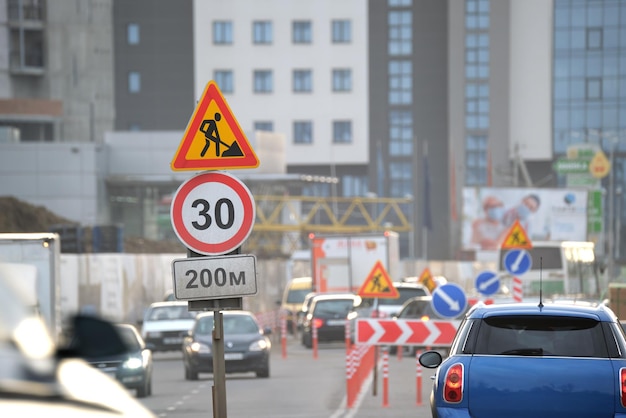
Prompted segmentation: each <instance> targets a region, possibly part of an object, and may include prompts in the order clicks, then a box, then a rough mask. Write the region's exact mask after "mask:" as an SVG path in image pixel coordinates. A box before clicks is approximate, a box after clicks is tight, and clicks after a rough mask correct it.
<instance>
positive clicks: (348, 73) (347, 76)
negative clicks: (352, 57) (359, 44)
mask: <svg viewBox="0 0 626 418" xmlns="http://www.w3.org/2000/svg"><path fill="white" fill-rule="evenodd" d="M333 91H352V70H350V69H347V68H337V69H334V70H333Z"/></svg>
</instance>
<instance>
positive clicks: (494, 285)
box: [476, 270, 500, 296]
mask: <svg viewBox="0 0 626 418" xmlns="http://www.w3.org/2000/svg"><path fill="white" fill-rule="evenodd" d="M476 289H478V291H479V292H480V293H482V294H483V295H485V296H489V295H493V294H494V293H496V292H497V291H498V290H499V289H500V278H499V277H498V274H497V273H496V272H493V271H490V270H486V271H483V272H481V273H480V274H479V275H478V276H476Z"/></svg>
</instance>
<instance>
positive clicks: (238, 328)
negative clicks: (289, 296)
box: [182, 311, 272, 380]
mask: <svg viewBox="0 0 626 418" xmlns="http://www.w3.org/2000/svg"><path fill="white" fill-rule="evenodd" d="M223 322H224V361H225V363H226V364H225V367H226V373H246V372H254V373H256V376H257V377H269V376H270V349H271V347H272V344H271V342H270V339H269V338H268V335H269V334H270V330H269V329H265V330H263V329H261V327H260V326H259V324H258V322H257V321H256V318H255V317H254V315H253V314H252V313H251V312H248V311H224V312H223ZM212 346H213V312H206V313H202V314H199V315H198V316H197V317H196V322H195V324H194V326H193V328H192V329H191V331H189V335H188V336H187V337H185V339H184V340H183V347H182V349H183V364H184V367H185V379H187V380H197V379H198V374H199V373H213V350H212Z"/></svg>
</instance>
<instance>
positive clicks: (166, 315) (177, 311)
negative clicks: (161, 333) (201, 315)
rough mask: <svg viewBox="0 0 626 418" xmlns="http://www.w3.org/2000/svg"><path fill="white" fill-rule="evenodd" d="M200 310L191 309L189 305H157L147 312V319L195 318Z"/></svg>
mask: <svg viewBox="0 0 626 418" xmlns="http://www.w3.org/2000/svg"><path fill="white" fill-rule="evenodd" d="M197 314H198V312H194V311H189V310H188V309H187V306H184V305H180V306H155V307H153V308H151V309H150V310H149V311H148V313H147V314H146V321H171V320H173V319H193V318H195V317H196V315H197Z"/></svg>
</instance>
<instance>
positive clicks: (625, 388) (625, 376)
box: [619, 368, 626, 408]
mask: <svg viewBox="0 0 626 418" xmlns="http://www.w3.org/2000/svg"><path fill="white" fill-rule="evenodd" d="M619 383H620V389H621V390H620V399H621V400H622V406H623V407H624V408H626V368H622V369H619Z"/></svg>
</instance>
